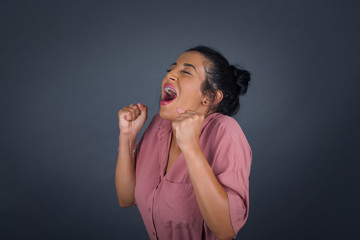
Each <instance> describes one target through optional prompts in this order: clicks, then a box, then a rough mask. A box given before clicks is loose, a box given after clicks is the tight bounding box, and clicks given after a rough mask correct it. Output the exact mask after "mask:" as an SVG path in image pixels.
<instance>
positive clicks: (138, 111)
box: [118, 103, 147, 140]
mask: <svg viewBox="0 0 360 240" xmlns="http://www.w3.org/2000/svg"><path fill="white" fill-rule="evenodd" d="M118 116H119V128H120V135H124V136H126V137H127V138H128V139H132V140H135V139H136V136H137V134H138V133H139V132H140V130H141V128H142V127H143V126H144V124H145V121H146V119H147V107H146V106H145V105H142V104H141V103H138V104H137V105H134V104H131V105H130V106H125V107H123V108H122V109H120V110H119V112H118Z"/></svg>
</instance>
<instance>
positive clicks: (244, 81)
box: [230, 65, 250, 95]
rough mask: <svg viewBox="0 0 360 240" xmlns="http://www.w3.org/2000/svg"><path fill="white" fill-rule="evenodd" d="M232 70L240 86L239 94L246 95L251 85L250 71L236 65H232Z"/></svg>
mask: <svg viewBox="0 0 360 240" xmlns="http://www.w3.org/2000/svg"><path fill="white" fill-rule="evenodd" d="M230 71H231V72H232V73H233V79H234V81H235V83H236V85H237V86H238V87H239V94H238V95H244V94H245V93H246V92H247V89H248V86H249V81H250V73H249V72H248V71H246V70H244V69H240V68H237V67H235V66H234V65H230Z"/></svg>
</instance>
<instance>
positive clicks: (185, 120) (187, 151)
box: [115, 52, 235, 239]
mask: <svg viewBox="0 0 360 240" xmlns="http://www.w3.org/2000/svg"><path fill="white" fill-rule="evenodd" d="M186 64H192V65H193V66H194V67H195V69H196V70H195V69H194V68H192V67H190V66H186ZM209 64H210V62H209V60H208V59H206V58H205V57H204V56H203V55H202V54H200V53H198V52H185V53H183V54H181V55H180V56H179V58H178V59H177V60H176V65H172V66H171V68H170V69H169V70H170V71H169V72H168V73H167V74H166V76H165V77H164V79H163V81H162V89H163V87H164V84H165V83H171V84H172V85H173V86H174V87H175V89H176V92H177V97H176V99H175V100H174V101H173V102H171V103H169V104H167V105H160V111H159V114H160V117H161V118H163V119H166V120H169V121H171V122H172V130H173V133H172V139H171V144H170V149H169V161H168V166H167V170H168V169H170V168H171V166H172V164H173V162H174V161H175V160H176V158H177V156H178V155H179V154H180V153H181V152H182V153H183V155H184V158H185V161H186V165H187V169H188V172H189V176H190V179H191V182H192V185H193V188H194V192H195V196H196V200H197V203H198V206H199V209H200V212H201V214H202V216H203V218H204V221H205V223H206V225H207V226H208V227H209V228H210V230H211V231H212V232H213V233H214V234H215V235H216V237H217V238H218V239H232V238H233V237H234V235H235V232H234V230H233V228H232V225H231V220H230V211H229V203H228V196H227V193H226V191H225V189H224V188H223V187H222V186H221V184H220V183H219V181H218V180H217V178H216V177H215V175H214V173H213V171H212V169H211V167H210V165H209V163H208V161H207V159H206V157H205V156H204V154H203V152H202V150H201V148H200V143H199V136H200V132H201V127H202V123H203V121H204V119H205V117H207V116H208V115H209V114H211V113H212V111H210V101H209V98H208V96H205V95H203V94H202V92H201V84H202V83H203V82H204V81H205V76H206V72H205V69H206V67H208V66H209ZM163 94H164V92H163V91H162V96H163ZM221 100H222V92H221V91H219V90H217V94H216V100H215V103H214V104H217V103H219V102H220V101H221ZM118 116H119V128H120V136H119V154H118V161H117V166H116V175H115V185H116V190H117V195H118V200H119V204H120V206H122V207H129V206H132V205H133V204H134V189H135V159H134V156H133V154H132V149H133V147H134V146H135V141H136V136H137V134H138V133H139V131H140V129H141V128H142V126H143V125H144V123H145V121H146V119H147V107H146V106H144V105H142V104H141V103H138V104H137V105H133V106H126V107H124V108H122V109H121V110H119V112H118Z"/></svg>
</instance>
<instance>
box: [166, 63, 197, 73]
mask: <svg viewBox="0 0 360 240" xmlns="http://www.w3.org/2000/svg"><path fill="white" fill-rule="evenodd" d="M173 65H175V66H176V65H177V62H174V63H173V64H172V65H171V66H173ZM184 66H187V67H192V68H193V69H194V70H195V72H197V70H196V68H195V66H194V65H192V64H190V63H184Z"/></svg>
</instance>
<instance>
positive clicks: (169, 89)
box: [164, 87, 176, 94]
mask: <svg viewBox="0 0 360 240" xmlns="http://www.w3.org/2000/svg"><path fill="white" fill-rule="evenodd" d="M164 90H165V92H167V93H168V94H176V91H175V90H174V89H172V88H170V87H165V88H164Z"/></svg>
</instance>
